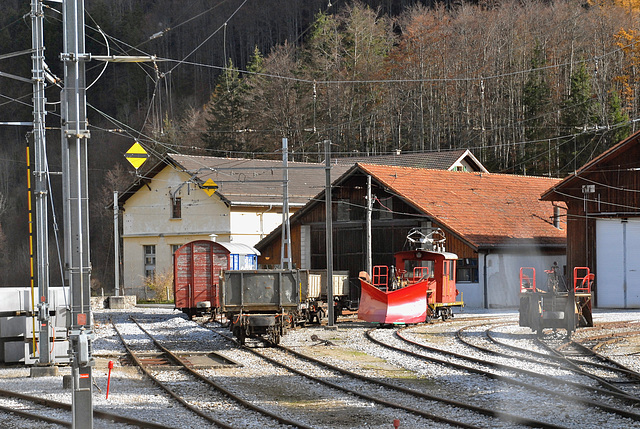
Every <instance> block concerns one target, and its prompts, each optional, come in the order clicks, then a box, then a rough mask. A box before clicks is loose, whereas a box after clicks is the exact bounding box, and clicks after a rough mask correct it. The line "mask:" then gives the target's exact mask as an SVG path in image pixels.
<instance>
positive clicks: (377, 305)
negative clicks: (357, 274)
mask: <svg viewBox="0 0 640 429" xmlns="http://www.w3.org/2000/svg"><path fill="white" fill-rule="evenodd" d="M360 285H361V292H360V307H359V308H358V318H359V319H360V320H364V321H365V322H374V323H421V322H424V321H425V320H426V318H427V282H426V281H425V282H419V283H416V284H413V285H411V286H407V287H403V288H401V289H397V290H393V291H390V292H384V291H382V290H380V289H378V288H377V287H375V286H373V285H372V284H370V283H368V282H366V281H364V280H362V279H361V280H360Z"/></svg>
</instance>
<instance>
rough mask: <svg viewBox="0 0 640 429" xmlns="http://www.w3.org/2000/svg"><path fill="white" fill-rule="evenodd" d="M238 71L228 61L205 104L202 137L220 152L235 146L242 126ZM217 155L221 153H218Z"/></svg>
mask: <svg viewBox="0 0 640 429" xmlns="http://www.w3.org/2000/svg"><path fill="white" fill-rule="evenodd" d="M240 92H241V79H240V73H239V72H238V70H237V69H236V68H234V66H233V63H232V62H231V61H229V66H228V67H227V68H226V69H225V70H224V73H222V74H221V75H220V76H219V77H218V80H217V83H216V86H215V89H214V91H213V94H211V99H210V101H209V103H208V104H207V116H208V118H207V119H206V123H207V132H206V133H205V134H204V135H203V136H202V139H203V140H204V141H205V143H206V144H207V147H208V148H210V149H214V150H218V151H221V152H224V151H232V150H235V149H236V148H237V146H238V145H237V141H236V132H237V131H238V130H239V129H241V128H242V102H241V97H240ZM218 155H223V153H219V154H218Z"/></svg>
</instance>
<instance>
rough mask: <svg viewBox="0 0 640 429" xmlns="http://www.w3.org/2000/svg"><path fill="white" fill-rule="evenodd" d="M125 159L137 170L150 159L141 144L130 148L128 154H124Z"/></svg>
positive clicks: (135, 144) (136, 143)
mask: <svg viewBox="0 0 640 429" xmlns="http://www.w3.org/2000/svg"><path fill="white" fill-rule="evenodd" d="M124 157H125V158H127V160H128V161H129V162H130V163H131V165H133V167H134V168H135V169H136V170H137V169H138V168H140V166H141V165H142V164H144V162H145V161H146V160H147V158H149V154H148V153H147V151H146V150H144V148H143V147H142V146H140V143H138V142H135V143H134V144H133V146H131V147H130V148H129V150H128V151H127V153H125V154H124Z"/></svg>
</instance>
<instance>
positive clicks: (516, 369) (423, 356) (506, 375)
mask: <svg viewBox="0 0 640 429" xmlns="http://www.w3.org/2000/svg"><path fill="white" fill-rule="evenodd" d="M476 328H477V327H476ZM466 329H469V328H466ZM461 331H462V330H459V331H458V334H457V335H458V337H459V338H461V337H462V335H461V334H460V332H461ZM403 334H404V333H403V332H399V333H398V335H397V337H396V338H395V339H394V338H386V339H385V341H381V340H380V339H376V338H373V336H372V335H370V337H371V339H372V341H375V342H376V343H377V344H379V345H381V346H384V347H386V348H388V349H392V350H395V351H397V352H399V353H405V354H409V355H411V356H413V357H415V358H416V359H420V360H423V361H424V362H429V363H431V364H434V363H436V364H438V365H444V366H447V367H450V368H456V369H458V370H462V371H466V372H468V373H470V374H477V375H481V376H482V377H484V378H489V379H492V380H495V381H497V382H499V383H500V385H505V384H508V385H510V386H511V387H510V389H511V390H513V392H514V393H513V394H512V395H511V396H512V397H513V398H514V401H513V402H514V404H515V403H517V401H516V400H515V398H517V397H518V394H517V392H520V391H522V389H525V390H528V391H529V392H536V396H537V400H536V401H531V399H529V400H528V402H525V403H522V404H520V405H519V406H518V408H520V409H522V410H523V411H524V412H532V411H533V410H537V411H535V412H534V415H540V416H542V415H545V414H548V413H549V407H545V406H543V407H540V406H539V405H538V403H542V404H544V405H546V404H549V403H553V404H555V405H554V407H553V410H555V411H556V412H563V413H565V412H568V413H572V412H573V413H575V412H576V411H578V410H583V411H582V413H585V411H584V410H589V411H588V415H589V416H595V415H601V417H600V418H601V419H605V418H606V419H613V420H615V419H618V420H619V423H618V425H620V427H630V426H633V425H635V426H639V427H640V423H639V422H640V415H639V414H638V413H637V412H636V410H635V407H636V406H638V400H637V399H636V398H634V397H632V396H630V395H628V394H626V393H619V392H614V391H610V390H608V389H600V388H598V387H595V386H593V383H591V384H589V383H588V382H587V381H585V379H586V377H584V375H583V374H581V375H579V376H576V375H575V373H573V374H572V373H571V372H569V371H568V370H566V369H563V368H561V366H560V365H558V364H557V363H554V364H547V365H546V366H545V365H542V366H541V363H540V362H537V361H536V359H533V358H527V357H523V356H524V354H523V353H521V352H520V353H517V354H515V355H514V354H513V353H511V354H507V353H504V352H502V353H501V352H499V351H497V350H496V349H495V347H493V348H489V347H481V346H479V345H478V344H477V340H478V339H477V338H475V337H474V338H475V341H474V343H472V342H471V341H466V342H465V344H466V345H468V346H470V347H473V349H474V350H475V352H473V353H469V354H462V353H459V352H453V351H451V350H447V349H444V348H438V347H433V346H431V345H428V344H424V343H423V342H421V341H414V340H411V339H409V338H407V337H406V335H403ZM452 335H453V333H452ZM469 336H470V335H469ZM387 337H390V336H389V335H387ZM463 340H464V339H463ZM486 342H487V343H489V342H490V340H488V339H487V340H486ZM478 352H480V353H481V354H483V355H484V356H482V357H479V356H478ZM547 362H548V361H547ZM525 367H526V368H525ZM574 378H575V379H579V380H581V382H576V381H572V379H574ZM529 397H531V395H530V396H529ZM476 398H477V399H478V400H482V395H478V396H477V397H476ZM563 404H564V405H563ZM512 407H513V405H512ZM565 410H566V411H565ZM613 416H615V417H613ZM549 418H553V415H549ZM595 418H596V419H597V418H598V417H595ZM576 419H577V420H576V421H578V420H579V419H582V420H583V421H584V416H583V415H582V414H580V413H578V414H576ZM569 420H571V419H569ZM550 421H553V420H550ZM609 425H611V424H609Z"/></svg>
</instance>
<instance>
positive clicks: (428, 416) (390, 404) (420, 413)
mask: <svg viewBox="0 0 640 429" xmlns="http://www.w3.org/2000/svg"><path fill="white" fill-rule="evenodd" d="M213 332H215V333H216V334H218V335H220V336H221V337H223V338H226V339H227V340H229V341H231V342H232V343H234V344H236V345H237V346H238V347H239V348H241V349H242V350H246V351H248V352H250V353H252V354H254V355H256V356H258V357H260V358H261V359H264V360H266V361H268V362H270V363H272V364H273V365H276V366H279V367H281V368H285V369H287V370H288V371H291V372H293V373H294V374H297V375H299V376H301V377H304V378H307V379H309V380H312V381H314V382H316V383H319V384H323V385H325V386H328V387H331V388H333V389H337V390H339V391H341V392H345V393H349V394H351V395H354V396H356V397H358V398H361V399H364V400H367V401H371V402H374V403H377V404H380V405H384V406H386V407H390V408H396V409H400V410H403V411H407V412H409V413H412V414H415V415H418V416H420V417H424V418H426V419H429V420H432V421H436V422H439V423H447V424H450V425H453V426H457V427H462V428H469V429H477V428H478V427H477V426H473V425H469V424H467V423H464V422H459V421H456V420H451V419H448V418H445V417H441V416H437V415H434V414H431V413H427V412H425V411H422V410H418V409H416V408H412V407H407V406H404V405H400V404H396V403H393V402H389V401H387V400H384V399H380V398H377V397H374V396H371V395H368V394H366V393H361V392H358V391H356V390H353V389H349V388H346V387H344V386H340V385H339V384H336V383H332V382H330V381H327V380H324V379H322V378H319V377H315V376H313V375H311V374H307V373H305V372H304V371H300V370H298V369H296V368H293V367H291V366H289V365H287V364H285V363H282V362H280V361H278V360H276V359H273V358H271V357H269V356H265V355H264V354H262V353H260V352H258V351H256V350H254V349H252V348H251V347H247V346H246V345H242V344H240V343H239V342H238V341H236V339H235V338H232V337H229V336H227V335H225V334H222V333H220V332H217V331H213ZM274 347H276V348H279V349H283V350H285V351H287V352H289V353H291V354H293V355H294V356H298V355H299V357H301V358H302V359H305V360H308V361H311V362H314V361H316V360H315V359H314V358H312V357H310V356H306V355H302V354H300V353H298V352H296V351H294V350H291V349H289V348H286V347H284V346H280V345H274ZM316 363H319V364H321V365H324V366H326V367H327V368H331V369H335V370H336V371H338V372H341V373H343V374H345V375H349V376H352V377H354V378H359V379H362V380H364V381H368V382H371V383H375V384H378V385H381V386H383V385H384V384H385V382H383V381H379V380H374V379H371V378H367V377H364V376H360V375H359V374H356V373H351V372H349V371H347V370H344V369H342V368H338V367H334V366H332V365H330V364H327V363H324V362H322V361H316ZM389 386H391V385H389ZM389 386H386V387H389ZM394 388H395V389H396V390H400V389H402V388H399V386H395V387H394ZM407 391H409V389H407ZM411 392H412V394H413V393H418V394H420V392H415V391H411ZM405 393H407V392H405ZM438 401H441V402H442V400H441V399H438Z"/></svg>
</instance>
